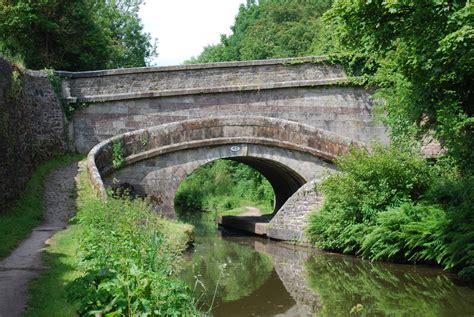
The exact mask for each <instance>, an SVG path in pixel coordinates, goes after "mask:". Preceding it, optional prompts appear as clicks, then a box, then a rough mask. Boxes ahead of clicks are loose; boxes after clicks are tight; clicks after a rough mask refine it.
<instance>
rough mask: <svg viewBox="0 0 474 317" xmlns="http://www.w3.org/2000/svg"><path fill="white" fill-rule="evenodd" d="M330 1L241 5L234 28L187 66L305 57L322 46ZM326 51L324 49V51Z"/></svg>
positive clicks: (248, 2)
mask: <svg viewBox="0 0 474 317" xmlns="http://www.w3.org/2000/svg"><path fill="white" fill-rule="evenodd" d="M331 2H332V1H331V0H324V1H321V0H311V1H283V0H267V1H258V3H257V1H247V4H246V5H243V4H242V5H241V6H240V8H239V13H238V14H237V16H236V18H235V22H234V25H233V26H232V27H231V29H232V34H231V35H229V36H227V35H222V36H221V41H220V43H219V44H217V45H210V46H207V47H205V48H204V50H203V52H202V53H201V54H200V55H199V56H198V57H196V58H192V59H191V60H189V61H187V62H186V63H208V62H223V61H239V60H252V59H267V58H277V57H295V56H305V55H308V54H310V52H312V51H313V50H314V48H313V47H314V46H315V45H316V44H315V43H318V42H319V39H320V29H321V28H322V26H321V23H320V20H319V17H320V16H321V15H322V14H323V13H324V12H325V11H326V10H327V9H328V8H329V7H330V5H331ZM321 50H323V49H321Z"/></svg>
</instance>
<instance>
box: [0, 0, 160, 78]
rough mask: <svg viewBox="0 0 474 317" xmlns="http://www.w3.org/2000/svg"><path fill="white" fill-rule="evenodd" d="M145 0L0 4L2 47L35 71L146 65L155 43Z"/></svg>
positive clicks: (0, 0)
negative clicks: (146, 22) (141, 12)
mask: <svg viewBox="0 0 474 317" xmlns="http://www.w3.org/2000/svg"><path fill="white" fill-rule="evenodd" d="M142 2H143V1H141V0H116V1H108V0H107V1H92V0H73V1H67V2H64V1H27V0H0V45H1V47H2V51H4V52H6V53H8V54H11V53H14V55H20V56H22V57H23V59H24V61H25V63H26V66H27V67H28V68H33V69H42V68H54V69H64V70H76V71H77V70H93V69H101V68H117V67H130V66H145V65H146V61H147V59H148V58H150V57H152V56H154V55H156V45H155V44H154V43H152V41H151V38H150V35H149V34H147V33H144V32H143V25H142V23H141V21H140V18H139V16H138V9H139V7H140V5H141V3H142Z"/></svg>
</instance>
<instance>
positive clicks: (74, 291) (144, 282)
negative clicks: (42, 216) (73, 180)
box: [26, 172, 198, 316]
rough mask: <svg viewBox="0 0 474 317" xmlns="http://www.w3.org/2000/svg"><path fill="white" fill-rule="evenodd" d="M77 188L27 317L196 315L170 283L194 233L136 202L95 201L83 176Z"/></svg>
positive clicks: (186, 294)
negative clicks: (68, 221) (69, 216)
mask: <svg viewBox="0 0 474 317" xmlns="http://www.w3.org/2000/svg"><path fill="white" fill-rule="evenodd" d="M77 188H78V193H77V207H78V211H77V215H76V217H75V218H74V220H73V223H72V224H71V225H70V226H69V227H68V228H67V229H66V230H65V231H62V232H60V233H58V234H56V235H55V236H54V237H53V238H52V240H51V241H52V244H51V246H50V247H49V248H48V249H47V251H46V254H45V261H46V264H47V265H48V266H49V267H50V270H48V271H47V272H46V273H44V274H42V275H41V277H40V278H39V279H38V280H36V281H35V283H34V285H33V286H32V288H31V293H30V295H31V298H30V301H29V310H28V312H27V314H26V315H27V316H75V315H77V313H79V314H81V315H84V314H89V313H94V314H99V315H105V314H112V315H113V314H117V315H132V316H135V315H141V314H144V315H148V316H153V315H160V316H178V315H196V314H198V312H197V310H196V307H195V305H194V299H193V297H192V295H191V292H190V290H189V289H188V288H187V287H186V286H185V285H184V284H183V283H182V282H180V281H179V280H177V279H176V278H175V277H174V274H175V269H176V264H177V263H178V261H177V260H178V257H179V256H180V252H181V251H182V248H183V247H184V246H185V244H186V242H187V241H188V240H189V238H190V235H191V231H192V227H191V226H189V225H183V224H180V223H176V222H169V221H165V220H162V219H159V218H157V217H156V215H155V214H154V213H153V212H152V211H151V210H150V209H149V207H148V206H147V205H146V204H145V203H144V202H143V201H140V200H135V201H130V200H121V199H109V200H107V201H102V200H99V199H98V198H97V197H96V196H95V194H94V193H93V191H92V189H91V187H90V185H89V182H88V181H87V175H86V174H85V172H82V173H81V175H80V181H79V184H77Z"/></svg>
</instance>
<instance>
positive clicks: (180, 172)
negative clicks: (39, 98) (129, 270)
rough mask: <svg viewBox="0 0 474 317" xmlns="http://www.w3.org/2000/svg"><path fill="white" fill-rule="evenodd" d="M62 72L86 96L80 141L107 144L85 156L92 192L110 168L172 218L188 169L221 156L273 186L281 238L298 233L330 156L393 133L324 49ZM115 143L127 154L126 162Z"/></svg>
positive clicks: (75, 99)
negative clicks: (117, 159) (115, 165)
mask: <svg viewBox="0 0 474 317" xmlns="http://www.w3.org/2000/svg"><path fill="white" fill-rule="evenodd" d="M60 74H61V76H62V78H63V93H64V97H65V99H66V100H67V101H68V102H70V103H86V104H87V105H88V107H87V108H85V109H83V110H80V111H78V112H77V113H76V114H75V117H74V124H73V126H74V129H73V130H74V139H75V145H76V148H77V150H78V151H80V152H87V151H89V150H90V149H91V148H92V147H94V146H95V145H96V144H97V143H99V142H102V143H100V144H99V145H97V146H95V147H94V149H93V150H92V152H91V153H90V155H89V171H90V173H91V179H92V182H93V184H94V186H95V188H96V190H98V191H100V192H102V193H103V192H104V184H103V181H102V176H105V175H110V178H115V179H118V180H119V181H121V182H128V183H130V184H132V185H134V187H135V188H136V189H137V191H138V192H140V193H141V194H144V195H148V196H150V198H151V199H152V201H153V202H154V204H155V205H156V208H157V211H159V212H161V213H163V214H165V215H169V216H173V215H174V210H173V199H174V195H175V191H176V189H177V187H178V185H179V184H180V182H181V181H182V180H183V178H184V177H186V176H187V175H189V174H190V173H191V172H192V171H193V170H194V169H196V168H197V167H199V166H201V165H203V164H205V163H207V162H210V161H212V160H215V159H220V158H227V159H232V160H236V161H239V162H243V163H245V164H248V165H250V166H252V167H254V168H255V169H257V170H258V171H260V172H261V173H262V174H263V175H264V176H265V177H266V178H267V179H268V180H269V181H270V183H271V184H272V186H273V188H274V191H275V196H276V204H275V210H276V211H277V210H280V212H278V213H277V214H276V217H275V218H274V220H272V224H271V228H272V230H271V232H269V236H271V237H274V238H280V239H295V238H297V237H300V236H301V228H302V226H303V224H304V221H305V215H306V213H307V212H308V210H310V209H312V208H313V207H314V205H315V204H318V203H319V202H320V201H321V199H320V197H314V196H315V195H311V194H308V195H307V194H306V193H309V192H311V190H308V189H311V187H312V185H311V183H309V182H311V181H313V180H315V179H319V178H320V177H321V176H322V175H323V174H325V171H326V170H328V169H331V164H330V162H331V161H332V160H333V159H334V158H336V157H337V156H338V155H339V154H341V153H343V152H345V151H347V150H348V148H349V147H350V146H351V145H356V146H363V144H362V143H365V142H367V141H368V140H370V139H372V138H375V139H378V140H382V141H383V140H385V132H384V131H385V130H384V127H382V126H380V125H377V124H375V123H374V122H373V120H372V114H371V107H372V103H371V102H370V98H369V94H368V92H366V91H365V90H364V89H362V88H358V87H350V86H348V85H346V84H345V83H344V81H345V80H346V76H345V74H344V72H343V71H342V70H341V68H340V67H337V66H334V65H329V64H327V63H325V61H324V59H322V58H303V59H283V60H266V61H251V62H235V63H220V64H207V65H186V66H176V67H162V68H140V69H120V70H108V71H96V72H85V73H65V72H63V73H60ZM139 129H142V130H139ZM109 138H112V139H109ZM113 142H121V143H122V145H123V154H124V156H125V166H124V168H122V169H120V170H118V171H113V170H112V169H111V161H112V156H113V155H112V143H113ZM112 171H113V173H112V174H111V173H110V172H112ZM108 184H110V183H108V181H107V180H106V185H108ZM305 184H306V186H305V187H303V189H302V190H300V191H299V192H298V194H297V195H296V196H293V195H294V194H295V193H296V192H297V191H298V189H299V188H301V187H302V186H303V185H305ZM292 196H293V198H290V197H292ZM285 202H286V205H285ZM296 207H298V208H296Z"/></svg>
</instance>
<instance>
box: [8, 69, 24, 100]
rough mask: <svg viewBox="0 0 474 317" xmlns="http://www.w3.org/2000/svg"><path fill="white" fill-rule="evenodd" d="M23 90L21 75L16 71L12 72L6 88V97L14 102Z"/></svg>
mask: <svg viewBox="0 0 474 317" xmlns="http://www.w3.org/2000/svg"><path fill="white" fill-rule="evenodd" d="M22 89H23V83H22V80H21V73H20V72H19V71H18V70H16V69H15V70H13V72H12V76H11V79H10V87H8V91H7V96H8V98H10V99H13V100H16V99H18V98H19V96H20V94H21V91H22Z"/></svg>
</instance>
